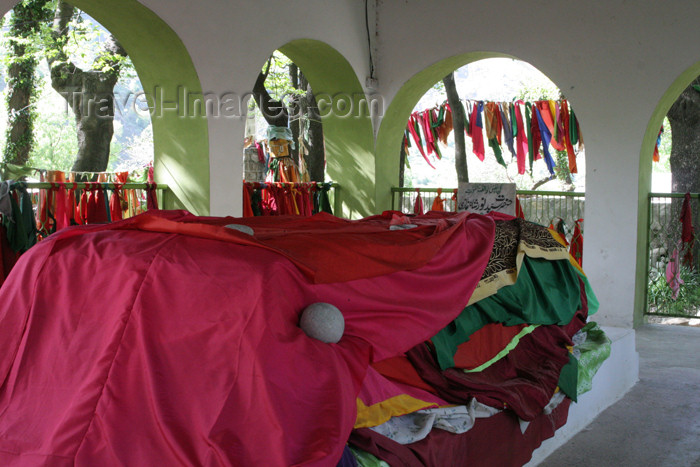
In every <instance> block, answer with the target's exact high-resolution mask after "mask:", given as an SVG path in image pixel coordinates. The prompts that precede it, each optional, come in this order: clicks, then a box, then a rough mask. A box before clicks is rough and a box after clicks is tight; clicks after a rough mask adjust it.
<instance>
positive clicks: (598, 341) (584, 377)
mask: <svg viewBox="0 0 700 467" xmlns="http://www.w3.org/2000/svg"><path fill="white" fill-rule="evenodd" d="M581 331H582V332H585V333H586V341H585V342H584V343H583V344H581V345H580V346H579V347H578V349H579V350H580V351H581V356H580V357H579V359H578V360H579V365H578V394H583V393H585V392H588V391H590V390H591V387H592V386H593V377H594V376H595V374H596V373H597V372H598V370H599V369H600V367H601V365H602V364H603V362H604V361H605V360H606V359H607V358H608V357H609V356H610V349H611V342H610V339H609V338H608V336H606V335H605V332H603V330H602V329H600V327H599V326H598V324H597V323H596V322H595V321H591V322H590V323H587V324H586V325H585V326H584V327H583V328H582V329H581Z"/></svg>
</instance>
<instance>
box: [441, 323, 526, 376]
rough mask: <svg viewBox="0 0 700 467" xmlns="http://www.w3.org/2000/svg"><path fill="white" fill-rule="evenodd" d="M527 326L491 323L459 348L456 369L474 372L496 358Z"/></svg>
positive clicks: (456, 356) (455, 358) (456, 355)
mask: <svg viewBox="0 0 700 467" xmlns="http://www.w3.org/2000/svg"><path fill="white" fill-rule="evenodd" d="M526 326H527V325H526V324H518V325H516V326H504V325H503V324H502V323H489V324H487V325H485V326H484V327H483V328H481V329H479V330H478V331H476V332H475V333H474V334H472V335H471V336H469V340H468V341H466V342H464V343H462V344H460V345H459V346H458V347H457V352H456V353H455V356H454V362H455V368H464V369H466V370H472V369H474V368H476V367H478V366H480V365H483V364H484V363H486V362H488V361H489V360H491V359H492V358H494V357H495V356H496V355H498V353H499V352H500V351H502V350H503V349H505V348H506V346H507V345H508V344H509V343H510V342H511V341H512V340H513V338H514V337H515V336H517V335H518V333H519V332H520V331H522V330H523V328H525V327H526Z"/></svg>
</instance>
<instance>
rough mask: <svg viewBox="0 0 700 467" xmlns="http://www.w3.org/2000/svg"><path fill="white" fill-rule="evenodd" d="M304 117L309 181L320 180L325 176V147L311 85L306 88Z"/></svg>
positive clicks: (319, 116) (321, 124)
mask: <svg viewBox="0 0 700 467" xmlns="http://www.w3.org/2000/svg"><path fill="white" fill-rule="evenodd" d="M306 101H307V103H308V107H307V108H306V117H307V119H308V121H309V132H308V139H307V140H306V158H305V160H306V168H307V170H308V171H309V177H310V178H311V181H314V182H322V181H324V178H325V171H326V170H325V169H326V148H325V143H324V140H323V123H322V122H321V113H320V112H319V110H318V104H317V103H316V97H315V96H314V93H313V92H312V91H311V86H307V88H306Z"/></svg>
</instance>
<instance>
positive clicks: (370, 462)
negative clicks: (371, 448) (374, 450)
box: [350, 446, 390, 467]
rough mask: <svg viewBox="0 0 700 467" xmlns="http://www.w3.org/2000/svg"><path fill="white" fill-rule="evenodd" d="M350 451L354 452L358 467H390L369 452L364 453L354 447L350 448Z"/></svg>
mask: <svg viewBox="0 0 700 467" xmlns="http://www.w3.org/2000/svg"><path fill="white" fill-rule="evenodd" d="M350 451H352V454H353V456H355V459H356V460H357V465H359V466H360V467H390V466H389V464H387V463H386V462H384V461H383V460H380V459H378V458H377V457H376V456H374V455H372V454H370V453H368V452H367V451H363V450H361V449H357V448H354V447H352V446H350Z"/></svg>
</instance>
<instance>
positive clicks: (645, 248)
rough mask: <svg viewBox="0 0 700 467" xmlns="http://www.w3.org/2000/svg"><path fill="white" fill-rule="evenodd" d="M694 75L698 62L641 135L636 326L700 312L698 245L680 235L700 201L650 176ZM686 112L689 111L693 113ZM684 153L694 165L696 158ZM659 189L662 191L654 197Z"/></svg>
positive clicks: (699, 72) (673, 88) (671, 89)
mask: <svg viewBox="0 0 700 467" xmlns="http://www.w3.org/2000/svg"><path fill="white" fill-rule="evenodd" d="M698 76H700V63H696V64H695V65H693V66H691V67H690V68H688V69H687V70H685V71H684V72H683V73H682V74H681V75H680V76H679V77H678V78H677V79H676V80H675V81H674V82H673V83H672V84H671V86H669V88H668V89H667V91H666V92H665V93H664V95H663V96H662V97H661V99H660V100H659V103H658V104H657V106H656V108H655V109H654V112H653V113H652V116H651V118H650V119H649V123H648V125H647V129H646V132H645V134H644V139H643V142H642V149H641V154H640V166H639V203H640V206H639V215H638V219H639V221H638V226H637V229H638V232H639V236H638V238H639V241H638V244H637V268H636V271H637V274H636V278H637V280H636V288H635V308H634V309H635V316H634V322H635V324H641V323H643V322H644V321H645V320H647V319H648V320H650V321H653V322H658V321H661V322H671V323H672V322H674V321H673V320H674V319H678V320H679V321H680V322H688V320H689V319H693V318H695V317H696V316H698V314H699V313H700V294H697V292H696V291H697V286H696V285H695V281H698V280H700V275H698V273H697V256H698V255H697V242H695V246H694V247H693V242H692V241H691V242H684V241H683V239H684V237H686V235H684V234H683V231H684V227H685V224H689V225H692V223H695V224H696V225H697V219H698V216H699V215H700V209H699V207H698V205H699V204H700V200H699V199H698V197H697V195H692V196H691V197H690V199H689V200H688V201H686V200H685V196H684V192H683V190H681V191H680V192H678V193H674V191H678V190H675V189H673V188H672V183H671V178H670V176H671V174H670V173H668V174H667V175H666V177H667V180H665V183H663V184H661V183H659V180H658V178H659V177H658V176H656V174H654V173H653V172H654V170H655V169H656V167H655V164H658V163H656V162H654V155H655V153H656V152H657V151H658V148H657V143H658V142H659V130H660V128H661V127H662V126H663V127H664V132H666V133H668V132H672V129H671V128H670V127H669V125H668V123H667V122H668V119H666V117H667V115H669V112H670V111H671V110H672V107H674V103H676V101H677V100H678V99H679V97H680V96H681V95H682V94H683V92H684V91H685V90H686V88H688V87H689V86H690V85H691V84H692V83H693V82H694V81H695V80H696V79H697V78H698ZM676 110H677V109H676ZM688 111H689V112H693V110H692V109H690V110H688ZM688 149H690V148H688ZM668 150H673V149H670V148H667V151H668ZM662 151H663V148H662ZM688 154H689V155H690V156H691V158H692V157H694V158H695V160H697V154H691V153H688ZM662 158H663V156H662ZM656 170H657V171H658V169H656ZM652 181H653V182H654V183H652ZM658 188H661V189H662V190H663V192H662V193H659V192H657V189H658ZM686 204H687V208H686V207H685V205H686ZM688 213H690V216H688V215H687V214H688ZM696 230H697V229H696ZM689 253H690V254H689ZM688 285H689V286H688ZM669 319H670V321H669Z"/></svg>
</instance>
